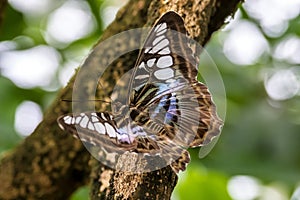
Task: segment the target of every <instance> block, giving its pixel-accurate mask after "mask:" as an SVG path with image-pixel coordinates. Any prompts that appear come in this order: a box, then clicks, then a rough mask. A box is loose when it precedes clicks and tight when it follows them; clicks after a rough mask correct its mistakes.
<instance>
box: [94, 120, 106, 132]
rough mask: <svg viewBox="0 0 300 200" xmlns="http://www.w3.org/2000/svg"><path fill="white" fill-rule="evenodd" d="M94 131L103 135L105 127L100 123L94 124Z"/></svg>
mask: <svg viewBox="0 0 300 200" xmlns="http://www.w3.org/2000/svg"><path fill="white" fill-rule="evenodd" d="M94 126H95V129H96V131H97V132H98V133H101V134H104V133H105V127H104V126H103V124H101V123H99V122H98V123H94Z"/></svg>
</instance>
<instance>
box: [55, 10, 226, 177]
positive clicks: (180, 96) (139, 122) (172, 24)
mask: <svg viewBox="0 0 300 200" xmlns="http://www.w3.org/2000/svg"><path fill="white" fill-rule="evenodd" d="M186 34H187V31H186V29H185V27H184V22H183V19H182V18H181V17H180V16H179V15H178V14H177V13H175V12H173V11H170V12H167V13H165V14H164V15H163V16H162V17H161V18H160V19H159V20H158V22H157V23H156V24H155V25H154V27H153V28H152V29H151V31H150V33H149V35H148V36H147V38H146V41H145V43H144V45H143V48H142V49H141V51H140V54H139V56H138V59H137V62H136V64H135V67H134V70H133V73H132V75H131V79H130V82H129V88H130V90H129V91H128V97H127V100H126V103H125V105H122V106H121V108H118V110H113V111H112V112H111V113H110V112H92V113H88V112H86V113H80V114H78V115H73V114H67V115H64V116H61V117H59V118H58V124H59V125H60V127H61V128H62V129H64V130H65V131H66V132H69V133H71V134H72V135H73V136H74V137H76V138H79V139H81V141H82V142H83V143H85V144H88V145H92V146H97V147H98V151H101V152H105V154H106V156H105V157H104V159H107V155H108V154H114V155H120V154H124V153H125V152H131V153H135V154H140V155H142V157H144V158H146V160H147V157H151V156H152V157H153V156H154V157H155V156H160V157H161V158H163V160H164V161H165V163H164V166H166V165H170V166H171V167H172V169H173V170H174V171H175V172H176V173H177V172H179V171H180V170H182V171H183V170H185V168H186V165H187V164H188V163H189V161H190V158H189V153H188V151H187V150H186V149H187V148H189V147H198V146H203V145H205V144H208V143H209V142H210V141H211V139H212V138H213V137H215V136H217V135H218V134H219V133H220V129H221V126H222V121H221V120H220V119H219V117H218V116H217V113H216V107H215V105H214V103H213V101H212V98H211V95H210V92H209V91H208V89H207V87H206V86H205V85H204V84H202V83H200V82H198V81H197V80H196V77H197V73H198V71H197V68H196V67H197V62H196V59H195V58H194V56H193V52H192V49H191V48H190V47H189V41H188V37H187V36H186ZM112 162H116V161H112ZM158 166H160V165H159V164H158ZM162 166H163V165H161V167H162ZM161 167H157V168H161ZM148 170H149V169H148ZM144 171H147V169H144Z"/></svg>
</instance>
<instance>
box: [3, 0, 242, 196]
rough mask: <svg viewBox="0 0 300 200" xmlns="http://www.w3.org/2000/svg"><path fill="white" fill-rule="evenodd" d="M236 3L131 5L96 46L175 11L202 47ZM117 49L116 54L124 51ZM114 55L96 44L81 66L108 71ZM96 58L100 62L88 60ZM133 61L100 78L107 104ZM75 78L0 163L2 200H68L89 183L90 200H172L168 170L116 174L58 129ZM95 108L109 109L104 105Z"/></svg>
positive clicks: (133, 0) (138, 0)
mask: <svg viewBox="0 0 300 200" xmlns="http://www.w3.org/2000/svg"><path fill="white" fill-rule="evenodd" d="M239 1H240V0H233V1H230V2H227V1H225V0H182V1H177V0H154V1H150V0H130V2H129V3H128V4H127V5H126V6H125V7H124V8H122V9H121V10H120V11H119V13H118V14H117V17H116V19H115V21H114V22H113V23H112V24H111V25H110V26H109V27H108V28H107V30H106V31H105V32H104V33H103V35H102V38H101V40H100V41H99V42H101V41H103V40H105V39H107V38H108V37H110V36H112V35H115V34H117V33H119V32H121V31H124V30H128V29H132V28H137V27H142V26H144V25H145V24H146V25H148V26H149V25H152V24H154V22H155V20H156V19H157V18H158V17H159V16H160V15H162V14H163V13H164V12H166V11H169V10H174V11H176V12H177V13H179V14H180V15H181V16H182V17H183V19H184V21H185V23H186V28H187V30H188V32H189V35H190V36H191V37H192V38H193V39H195V40H196V41H197V42H199V43H200V44H201V45H205V43H206V42H207V41H208V40H209V38H210V37H211V35H212V33H213V32H214V31H215V30H217V29H218V28H220V26H222V25H223V24H224V20H225V18H226V17H227V16H229V15H233V13H234V12H235V10H236V8H237V4H238V3H239ZM120 45H121V46H120V49H121V48H126V46H124V45H123V46H122V44H120ZM126 45H130V43H129V44H126ZM113 51H117V50H116V49H114V50H113ZM115 53H116V52H112V51H110V50H109V47H105V46H104V47H101V48H97V45H96V46H95V51H94V54H91V55H90V56H89V57H88V59H87V61H86V62H85V63H84V64H83V65H94V66H95V67H98V68H99V66H103V65H104V66H106V64H107V62H108V61H109V59H110V57H111V55H115ZM97 55H101V56H102V57H101V58H91V56H97ZM136 56H137V52H133V53H131V54H128V55H125V56H122V57H120V58H119V59H118V60H116V61H114V62H113V63H112V64H111V65H110V67H109V68H108V69H107V70H106V71H107V72H108V73H105V74H104V75H103V76H102V78H101V87H104V88H105V90H100V91H98V94H97V96H98V97H99V98H100V99H104V100H105V99H106V98H107V96H108V95H110V93H111V91H112V90H113V86H114V85H115V82H116V80H118V79H119V78H120V77H121V76H122V75H123V74H124V72H126V71H128V70H129V69H130V68H131V67H132V66H133V65H134V62H135V59H136ZM96 75H97V74H95V76H96ZM74 77H75V76H74ZM74 77H73V78H72V79H71V80H70V82H69V84H68V85H67V86H66V87H65V88H64V89H63V90H61V91H60V93H59V94H58V95H57V98H56V100H55V101H54V102H53V104H52V105H51V106H50V108H49V109H48V110H47V112H46V113H45V115H44V120H43V121H42V122H41V123H40V125H39V126H38V127H37V128H36V130H35V131H34V132H33V133H32V135H30V136H29V137H27V138H26V139H25V140H24V141H23V142H22V143H21V144H20V145H19V146H18V147H16V148H15V149H14V150H13V151H11V152H9V153H7V154H6V155H5V156H4V157H3V158H2V160H1V163H0V199H67V198H68V197H69V196H70V195H71V194H72V192H74V190H76V188H78V187H79V186H82V185H85V184H87V182H88V181H90V182H91V199H170V196H171V193H172V191H173V188H174V187H175V185H176V182H177V176H176V174H175V173H174V172H173V171H172V170H171V168H170V167H166V168H163V169H160V170H157V171H154V172H149V173H143V174H128V173H121V172H116V171H115V170H113V169H109V168H108V167H106V166H103V165H102V164H101V163H99V162H96V161H95V160H93V159H91V158H90V155H89V153H88V152H87V151H86V150H85V148H84V147H83V146H82V145H81V143H80V142H79V141H77V140H75V139H73V137H71V136H70V135H68V134H66V133H64V132H62V131H61V130H60V129H59V128H58V126H57V123H56V119H57V117H58V116H60V115H62V114H64V113H68V112H71V104H70V103H69V102H64V101H61V99H71V98H72V89H73V84H74V80H75V78H74ZM93 78H97V77H93ZM93 78H91V79H85V80H86V81H85V87H86V88H87V90H88V88H90V87H92V86H93V85H94V84H95V83H94V82H93V81H92V80H93ZM98 109H99V110H107V109H109V108H108V105H107V104H103V103H102V104H99V105H98Z"/></svg>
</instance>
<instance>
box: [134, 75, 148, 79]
mask: <svg viewBox="0 0 300 200" xmlns="http://www.w3.org/2000/svg"><path fill="white" fill-rule="evenodd" d="M148 77H149V75H148V74H145V75H138V76H136V77H135V79H144V78H148Z"/></svg>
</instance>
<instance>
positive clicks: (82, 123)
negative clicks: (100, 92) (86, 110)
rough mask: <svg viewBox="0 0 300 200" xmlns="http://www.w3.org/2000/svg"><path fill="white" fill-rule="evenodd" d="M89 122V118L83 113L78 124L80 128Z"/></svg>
mask: <svg viewBox="0 0 300 200" xmlns="http://www.w3.org/2000/svg"><path fill="white" fill-rule="evenodd" d="M88 122H89V118H88V117H87V116H86V115H85V116H84V117H83V118H82V120H81V122H80V124H79V125H80V126H81V127H82V128H86V125H87V123H88Z"/></svg>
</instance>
